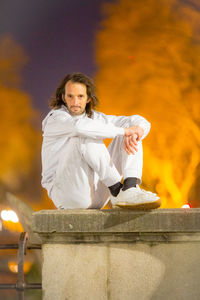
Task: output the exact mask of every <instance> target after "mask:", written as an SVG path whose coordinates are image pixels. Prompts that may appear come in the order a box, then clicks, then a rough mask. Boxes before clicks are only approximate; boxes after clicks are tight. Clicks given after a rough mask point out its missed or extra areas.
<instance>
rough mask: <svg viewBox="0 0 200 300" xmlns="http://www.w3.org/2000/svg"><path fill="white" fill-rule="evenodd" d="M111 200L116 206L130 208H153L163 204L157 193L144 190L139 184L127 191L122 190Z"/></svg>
mask: <svg viewBox="0 0 200 300" xmlns="http://www.w3.org/2000/svg"><path fill="white" fill-rule="evenodd" d="M113 198H114V199H113ZM111 202H112V204H113V205H114V206H115V205H116V206H118V207H121V208H129V209H153V208H158V207H159V206H160V205H161V201H160V198H159V197H158V196H157V195H156V194H154V193H152V192H149V191H145V190H142V189H140V187H139V186H138V185H137V186H136V187H132V188H129V189H127V190H126V191H122V190H121V191H120V193H119V194H118V196H117V197H112V199H111Z"/></svg>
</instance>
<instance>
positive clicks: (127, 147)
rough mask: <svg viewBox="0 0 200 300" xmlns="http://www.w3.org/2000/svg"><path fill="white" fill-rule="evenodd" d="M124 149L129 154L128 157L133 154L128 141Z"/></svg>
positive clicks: (125, 142)
mask: <svg viewBox="0 0 200 300" xmlns="http://www.w3.org/2000/svg"><path fill="white" fill-rule="evenodd" d="M124 149H125V151H126V152H127V154H128V155H130V154H133V153H132V151H131V149H130V147H129V145H128V141H127V140H126V141H125V140H124Z"/></svg>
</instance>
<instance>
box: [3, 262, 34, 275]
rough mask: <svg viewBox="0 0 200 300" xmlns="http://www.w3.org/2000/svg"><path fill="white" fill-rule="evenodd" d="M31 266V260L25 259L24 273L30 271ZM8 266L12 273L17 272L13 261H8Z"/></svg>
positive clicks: (16, 266)
mask: <svg viewBox="0 0 200 300" xmlns="http://www.w3.org/2000/svg"><path fill="white" fill-rule="evenodd" d="M31 266H32V262H30V261H25V262H24V273H28V272H29V271H30V268H31ZM8 268H9V270H10V271H11V272H13V273H17V272H18V265H17V263H16V262H14V261H9V262H8Z"/></svg>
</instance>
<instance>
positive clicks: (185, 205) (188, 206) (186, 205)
mask: <svg viewBox="0 0 200 300" xmlns="http://www.w3.org/2000/svg"><path fill="white" fill-rule="evenodd" d="M181 208H191V206H190V204H188V203H187V204H184V205H183V206H181Z"/></svg>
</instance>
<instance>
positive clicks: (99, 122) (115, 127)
mask: <svg viewBox="0 0 200 300" xmlns="http://www.w3.org/2000/svg"><path fill="white" fill-rule="evenodd" d="M127 120H128V121H130V122H128V123H130V124H129V125H130V126H136V125H139V126H140V127H142V128H143V129H144V135H143V137H142V139H143V138H144V137H145V136H146V135H147V134H148V132H149V130H150V123H149V122H148V121H147V120H146V119H145V118H143V117H141V116H139V115H133V116H130V117H125V116H112V115H105V114H103V113H101V112H97V111H93V116H92V118H89V117H88V116H87V115H86V114H85V113H84V114H82V115H80V116H71V115H70V114H69V112H68V109H67V107H66V106H64V105H62V107H61V108H59V109H53V110H51V111H50V112H49V113H48V115H47V116H46V118H45V119H44V120H43V122H42V130H43V143H42V186H43V187H44V188H46V189H47V191H48V193H49V192H50V190H51V188H52V186H53V183H54V178H55V174H56V168H57V165H58V161H59V158H60V154H61V152H62V150H63V148H64V146H65V145H66V143H67V141H68V139H69V138H70V137H73V136H82V137H89V138H93V139H105V138H115V137H116V136H118V135H124V127H127ZM125 122H126V126H125Z"/></svg>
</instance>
